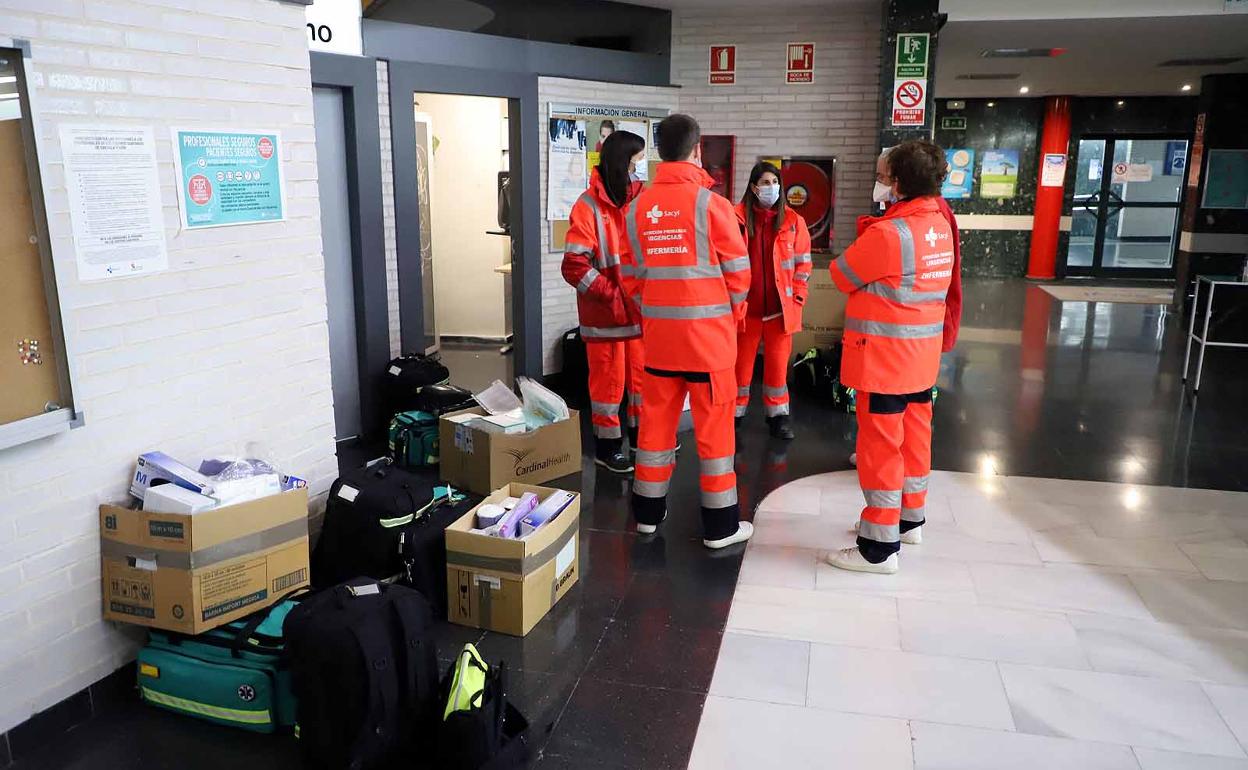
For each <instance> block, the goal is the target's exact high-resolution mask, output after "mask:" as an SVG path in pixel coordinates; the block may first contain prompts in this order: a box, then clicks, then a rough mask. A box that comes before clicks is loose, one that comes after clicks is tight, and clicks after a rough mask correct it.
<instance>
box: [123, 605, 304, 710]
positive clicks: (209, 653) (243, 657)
mask: <svg viewBox="0 0 1248 770" xmlns="http://www.w3.org/2000/svg"><path fill="white" fill-rule="evenodd" d="M295 605H296V601H295V600H293V599H285V600H282V601H279V602H277V603H276V604H274V605H273V606H272V607H269V608H266V609H264V610H261V611H260V612H258V613H255V614H253V615H250V616H248V617H246V618H242V619H240V620H236V621H234V622H233V623H229V624H227V625H224V626H221V627H220V628H214V629H212V630H210V631H206V632H204V633H202V634H200V635H198V636H186V635H184V634H175V633H170V632H166V631H156V630H153V631H152V632H151V633H150V635H149V639H148V643H147V645H146V646H145V647H143V649H142V650H140V651H139V659H138V679H139V692H140V694H141V696H142V698H143V700H144V701H145V702H147V703H150V704H152V705H153V706H159V707H160V708H163V709H168V710H170V711H176V712H178V713H180V714H186V715H188V716H193V717H198V718H199V719H205V720H207V721H209V722H216V723H217V724H222V725H228V726H230V727H238V728H241V729H243V730H251V731H253V732H258V733H272V732H277V731H279V730H288V729H290V728H292V727H293V726H294V724H295V697H294V695H293V694H292V691H291V686H290V671H289V670H288V669H287V667H286V665H285V663H284V661H283V648H284V640H283V637H282V625H283V623H284V622H285V620H286V615H287V614H288V613H289V612H290V611H291V609H293V608H294V607H295Z"/></svg>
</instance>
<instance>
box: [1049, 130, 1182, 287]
mask: <svg viewBox="0 0 1248 770" xmlns="http://www.w3.org/2000/svg"><path fill="white" fill-rule="evenodd" d="M1187 150H1188V147H1187V140H1185V139H1174V138H1170V139H1167V138H1161V139H1156V138H1148V139H1132V138H1123V137H1114V138H1104V139H1100V138H1085V139H1080V140H1079V154H1078V157H1077V159H1076V164H1075V197H1074V209H1073V211H1072V212H1071V227H1070V245H1069V248H1068V249H1067V252H1066V273H1067V275H1099V276H1106V277H1110V276H1117V277H1132V276H1135V277H1169V276H1170V275H1172V274H1173V272H1174V267H1173V265H1174V247H1175V239H1176V238H1177V236H1178V225H1179V206H1180V204H1181V195H1182V192H1183V179H1184V172H1185V171H1186V169H1187Z"/></svg>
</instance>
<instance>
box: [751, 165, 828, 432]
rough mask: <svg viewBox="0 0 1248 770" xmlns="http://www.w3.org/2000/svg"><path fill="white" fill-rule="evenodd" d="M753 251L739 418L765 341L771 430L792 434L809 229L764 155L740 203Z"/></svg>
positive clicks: (807, 273) (765, 400)
mask: <svg viewBox="0 0 1248 770" xmlns="http://www.w3.org/2000/svg"><path fill="white" fill-rule="evenodd" d="M737 221H738V222H740V223H741V228H742V232H743V233H744V234H745V238H746V241H747V243H748V245H749V251H750V294H749V301H748V304H747V305H746V314H745V324H744V325H743V326H742V327H741V328H740V329H739V330H738V332H737V424H738V425H740V423H741V421H742V419H743V418H744V417H745V414H746V411H747V410H748V408H749V403H750V382H751V381H752V380H753V379H754V360H755V359H756V358H757V356H758V345H759V343H760V342H761V343H762V345H763V413H764V414H765V415H766V417H767V424H768V426H769V428H770V430H771V435H772V436H774V437H775V438H780V439H785V440H786V441H787V440H791V439H792V438H793V427H792V422H791V419H790V417H789V385H788V379H789V358H790V357H791V356H792V353H793V334H794V332H797V331H799V330H800V329H801V328H802V306H803V305H805V304H806V294H807V284H808V283H809V282H810V272H811V261H810V231H809V230H807V229H806V220H804V219H802V217H801V215H800V214H798V213H797V212H796V211H794V210H793V209H791V208H789V207H788V206H787V205H786V204H785V202H784V185H783V184H782V183H781V181H780V169H778V168H776V167H775V166H774V165H773V164H771V163H767V162H766V161H762V162H759V163H756V164H754V168H753V170H751V171H750V184H749V186H747V187H746V190H745V195H744V196H743V197H742V198H741V202H740V203H739V204H737Z"/></svg>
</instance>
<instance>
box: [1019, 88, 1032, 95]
mask: <svg viewBox="0 0 1248 770" xmlns="http://www.w3.org/2000/svg"><path fill="white" fill-rule="evenodd" d="M1029 91H1031V87H1030V86H1019V87H1018V92H1019V93H1020V94H1025V93H1027V92H1029Z"/></svg>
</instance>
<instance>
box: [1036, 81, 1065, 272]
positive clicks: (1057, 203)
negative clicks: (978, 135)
mask: <svg viewBox="0 0 1248 770" xmlns="http://www.w3.org/2000/svg"><path fill="white" fill-rule="evenodd" d="M1069 147H1070V97H1069V96H1050V97H1048V98H1047V99H1045V100H1044V128H1043V129H1042V133H1041V135H1040V166H1039V168H1038V169H1037V171H1036V213H1035V217H1034V219H1033V222H1032V225H1031V255H1030V256H1029V257H1028V259H1027V277H1028V278H1033V279H1041V280H1047V279H1051V278H1053V277H1055V276H1056V275H1057V273H1056V270H1055V268H1056V266H1057V236H1058V231H1059V229H1060V226H1061V220H1062V196H1063V191H1064V189H1065V188H1063V187H1042V186H1040V179H1041V175H1042V174H1043V173H1044V156H1045V155H1051V154H1055V153H1056V154H1059V155H1065V154H1066V151H1067V149H1068V148H1069ZM1068 165H1069V163H1068ZM1069 175H1070V174H1069V172H1068V173H1067V176H1068V177H1069Z"/></svg>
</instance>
